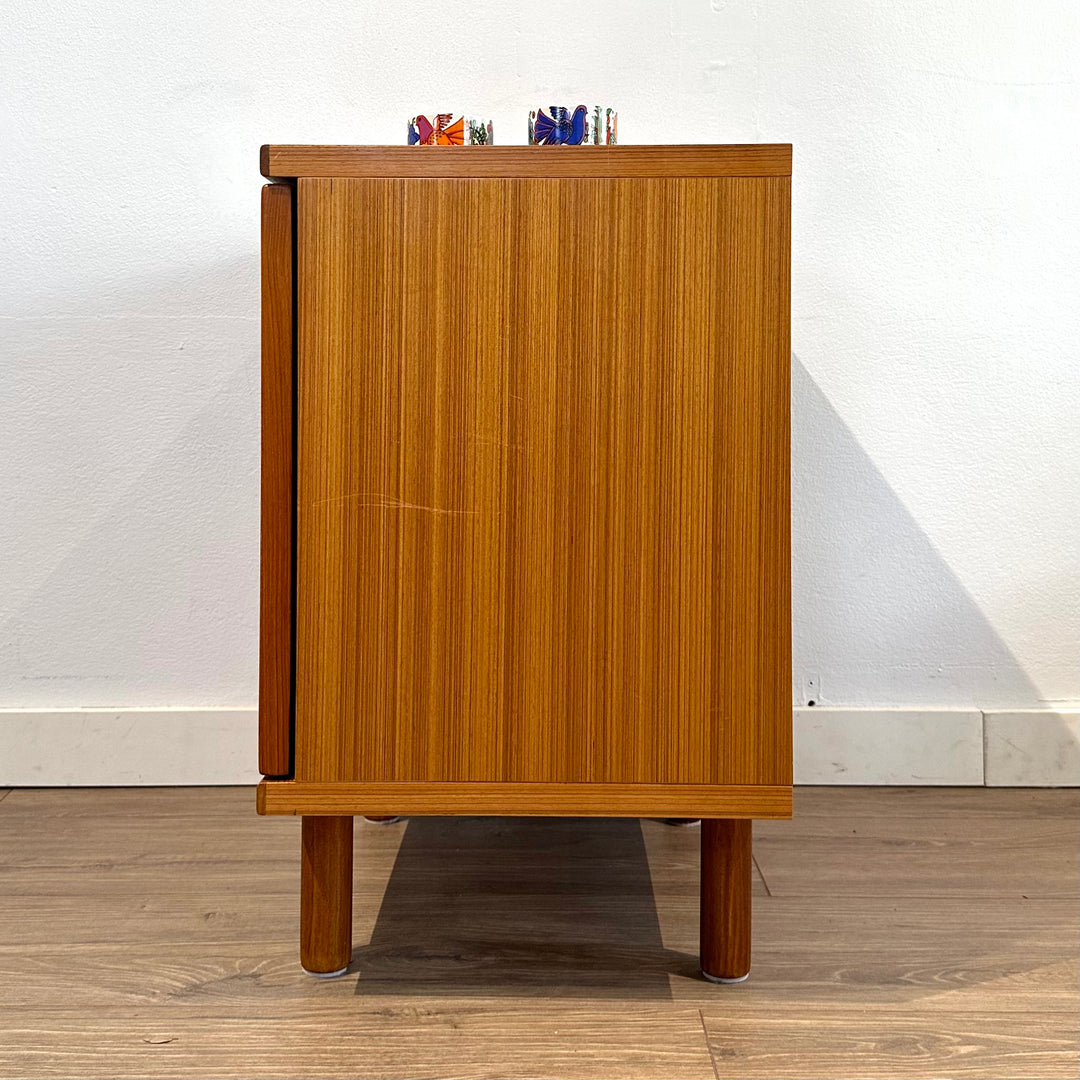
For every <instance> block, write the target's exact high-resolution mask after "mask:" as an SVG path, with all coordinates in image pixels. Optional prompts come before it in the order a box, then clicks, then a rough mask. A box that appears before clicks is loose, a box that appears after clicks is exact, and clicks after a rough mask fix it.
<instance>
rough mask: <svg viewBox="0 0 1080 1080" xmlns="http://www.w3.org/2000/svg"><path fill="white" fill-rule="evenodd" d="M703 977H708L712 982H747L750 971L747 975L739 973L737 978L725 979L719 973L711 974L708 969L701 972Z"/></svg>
mask: <svg viewBox="0 0 1080 1080" xmlns="http://www.w3.org/2000/svg"><path fill="white" fill-rule="evenodd" d="M701 977H702V978H703V979H708V981H709V982H711V983H741V982H746V980H747V979H749V978H750V972H749V971H748V972H747V973H746V974H745V975H739V976H738V977H737V978H734V979H724V978H721V977H720V976H719V975H710V974H709V973H708V972H707V971H704V970H703V971H702V972H701Z"/></svg>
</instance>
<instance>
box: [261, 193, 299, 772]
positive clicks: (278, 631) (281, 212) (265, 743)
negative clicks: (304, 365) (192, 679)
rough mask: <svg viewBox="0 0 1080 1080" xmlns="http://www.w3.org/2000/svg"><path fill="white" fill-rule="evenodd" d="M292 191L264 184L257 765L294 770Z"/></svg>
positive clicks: (264, 769)
mask: <svg viewBox="0 0 1080 1080" xmlns="http://www.w3.org/2000/svg"><path fill="white" fill-rule="evenodd" d="M292 211H293V196H292V189H291V188H290V187H289V186H288V185H286V184H268V185H266V186H265V187H264V188H263V189H262V503H261V515H260V517H261V527H262V532H261V558H260V575H259V770H260V772H262V773H263V774H264V775H266V776H287V775H290V774H291V768H292V765H291V756H292V755H291V743H292V738H291V733H290V725H291V713H292V696H293V686H292V683H293V662H292V637H293V635H292V627H293V604H292V594H293V589H292V581H293V446H294V444H293V239H292V237H293V222H292V217H293V213H292Z"/></svg>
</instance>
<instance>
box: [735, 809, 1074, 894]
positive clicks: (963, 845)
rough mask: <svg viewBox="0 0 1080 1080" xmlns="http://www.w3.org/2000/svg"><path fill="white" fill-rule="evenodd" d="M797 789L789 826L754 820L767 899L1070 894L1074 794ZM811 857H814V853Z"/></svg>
mask: <svg viewBox="0 0 1080 1080" xmlns="http://www.w3.org/2000/svg"><path fill="white" fill-rule="evenodd" d="M929 790H930V789H927V788H828V789H821V788H817V789H814V788H810V789H796V795H795V818H794V819H793V820H792V821H782V822H775V821H761V822H755V830H754V853H755V857H756V858H757V861H758V866H759V868H760V871H761V874H762V876H763V877H764V879H765V881H766V883H767V885H768V888H769V890H770V892H771V893H772V895H773V896H777V897H780V896H835V895H837V894H839V893H840V892H843V893H845V894H846V895H848V896H894V897H945V896H968V897H975V896H999V897H1017V898H1021V897H1023V898H1029V899H1031V898H1035V897H1043V898H1048V897H1059V898H1068V897H1072V896H1075V895H1076V891H1077V890H1076V883H1077V875H1078V873H1080V812H1078V811H1080V793H1078V792H1077V791H1076V790H1075V789H1048V790H1023V789H1011V790H1010V789H1004V788H998V789H985V788H976V789H970V788H944V789H933V791H934V795H933V796H928V794H927V792H928V791H929ZM811 853H812V854H811Z"/></svg>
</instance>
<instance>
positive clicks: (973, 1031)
mask: <svg viewBox="0 0 1080 1080" xmlns="http://www.w3.org/2000/svg"><path fill="white" fill-rule="evenodd" d="M796 808H797V813H798V814H799V817H798V818H797V819H796V820H795V821H794V822H790V823H785V822H770V823H764V822H757V823H755V838H756V848H755V850H756V853H757V855H758V859H759V861H760V865H761V870H762V871H763V874H764V877H763V878H762V877H758V878H756V879H755V892H754V970H753V973H752V975H751V978H750V980H749V981H748V982H746V983H744V984H741V985H738V986H727V987H723V986H715V985H713V984H710V983H706V982H704V981H703V980H702V979H701V978H700V976H699V975H698V973H697V964H696V951H697V918H698V911H697V887H698V845H699V843H700V830H699V829H696V828H672V827H669V826H666V825H663V824H660V823H658V822H653V821H644V822H641V823H640V824H639V823H638V822H635V821H627V820H621V821H606V820H602V819H600V820H597V819H591V820H583V819H531V820H522V819H494V818H473V819H426V818H425V819H421V818H417V819H414V820H412V821H408V822H401V823H398V824H395V825H389V826H375V825H364V824H362V823H360V822H358V823H357V829H356V856H355V862H354V866H355V881H354V888H355V902H354V942H355V949H354V955H353V963H352V965H351V967H350V971H349V972H348V973H347V975H345V976H344V977H343V978H341V979H337V980H329V981H324V980H317V979H312V978H310V977H308V976H307V975H305V974H303V972H301V971H300V970H299V966H298V962H297V938H298V902H297V898H298V892H299V889H298V863H299V821H297V820H293V819H287V818H281V819H260V818H257V817H256V816H255V814H254V809H253V793H252V791H251V789H209V788H204V789H192V788H183V789H166V790H145V789H127V790H120V791H113V790H99V791H92V790H84V789H67V790H52V791H48V790H40V791H28V790H22V789H16V790H15V791H13V792H12V793H11V795H10V796H9V797H8V798H7V799H5V800H4V801H3V802H2V803H0V823H2V826H3V827H2V828H0V1077H52V1076H55V1077H61V1076H63V1077H67V1076H80V1077H87V1078H97V1077H127V1076H133V1077H134V1076H162V1077H173V1076H175V1077H195V1076H208V1075H213V1076H221V1077H248V1076H256V1075H260V1076H267V1077H276V1076H295V1077H309V1076H310V1077H320V1076H327V1077H329V1076H341V1077H351V1076H355V1077H416V1078H423V1077H433V1076H447V1077H489V1076H490V1077H496V1076H506V1077H516V1076H535V1077H549V1076H550V1077H638V1076H641V1077H655V1076H665V1077H667V1076H670V1077H683V1076H686V1077H698V1076H702V1077H706V1078H708V1077H712V1076H719V1077H727V1076H760V1077H774V1076H775V1077H785V1076H792V1077H794V1076H807V1077H812V1076H836V1077H848V1076H852V1077H855V1076H866V1077H878V1076H881V1077H885V1076H890V1077H891V1076H896V1077H908V1076H912V1077H914V1076H941V1077H951V1076H956V1077H977V1076H980V1077H998V1076H1001V1077H1005V1076H1024V1077H1057V1076H1063V1075H1070V1076H1073V1075H1075V1074H1076V1071H1077V1034H1076V1028H1077V1024H1076V1020H1077V1016H1076V1003H1077V984H1078V968H1080V965H1078V947H1077V946H1078V943H1077V925H1078V923H1080V904H1078V899H1077V888H1076V874H1075V873H1074V872H1072V870H1071V868H1072V867H1073V866H1074V865H1075V850H1076V809H1075V808H1076V793H1075V792H1071V791H1041V792H1026V791H1015V790H1013V791H987V790H981V789H980V790H972V791H967V790H949V789H944V790H943V789H918V790H897V789H884V790H883V789H850V788H830V789H811V790H806V789H800V790H799V791H798V792H797V796H796ZM852 830H855V831H854V832H852ZM1022 851H1023V852H1026V858H1024V859H1021V852H1022ZM1003 852H1006V853H1007V854H1003ZM1010 859H1011V860H1013V861H1014V862H1017V863H1019V864H1020V865H1017V866H1015V867H1012V868H1010V867H1009V866H1008V862H1009V860H1010ZM980 867H981V871H980ZM1070 873H1072V877H1071V878H1070V876H1069V875H1070ZM766 883H767V884H768V885H769V886H770V887H771V889H772V891H773V894H774V895H770V893H769V890H768V889H767V888H766ZM1025 897H1028V899H1025ZM714 1062H715V1072H714V1065H713V1063H714Z"/></svg>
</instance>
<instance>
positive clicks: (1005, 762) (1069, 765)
mask: <svg viewBox="0 0 1080 1080" xmlns="http://www.w3.org/2000/svg"><path fill="white" fill-rule="evenodd" d="M985 718H986V785H987V787H1076V786H1077V785H1078V784H1080V709H1062V710H1058V711H1050V710H1042V709H1039V710H1019V711H1016V712H988V713H986V714H985Z"/></svg>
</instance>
